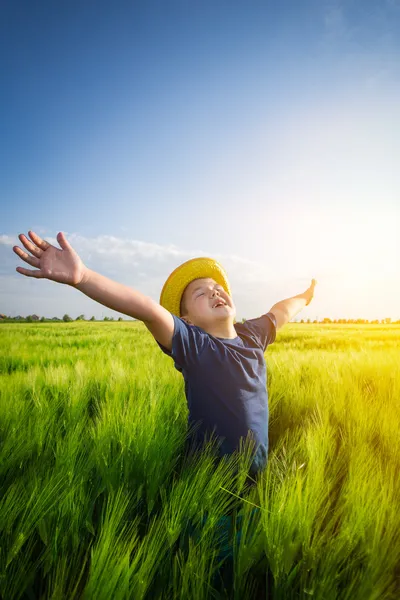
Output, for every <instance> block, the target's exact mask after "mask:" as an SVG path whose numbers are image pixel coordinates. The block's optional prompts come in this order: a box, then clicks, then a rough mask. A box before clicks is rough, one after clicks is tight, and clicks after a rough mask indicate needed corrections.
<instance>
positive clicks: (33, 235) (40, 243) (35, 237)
mask: <svg viewBox="0 0 400 600" xmlns="http://www.w3.org/2000/svg"><path fill="white" fill-rule="evenodd" d="M28 233H29V237H30V238H31V239H32V240H33V241H34V242H35V244H36V246H39V248H41V249H42V250H47V248H50V246H51V244H49V242H46V240H42V238H41V237H39V236H38V235H37V233H35V232H34V231H31V230H29V231H28Z"/></svg>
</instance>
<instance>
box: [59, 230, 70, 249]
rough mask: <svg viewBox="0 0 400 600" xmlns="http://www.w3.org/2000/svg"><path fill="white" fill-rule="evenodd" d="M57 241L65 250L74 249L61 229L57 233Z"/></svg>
mask: <svg viewBox="0 0 400 600" xmlns="http://www.w3.org/2000/svg"><path fill="white" fill-rule="evenodd" d="M57 242H58V243H59V244H60V246H61V248H62V249H63V250H71V251H73V248H72V246H71V245H70V243H69V242H67V238H66V237H65V235H64V234H63V232H62V231H60V232H59V233H58V234H57Z"/></svg>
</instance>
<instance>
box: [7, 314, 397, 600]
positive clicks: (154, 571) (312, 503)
mask: <svg viewBox="0 0 400 600" xmlns="http://www.w3.org/2000/svg"><path fill="white" fill-rule="evenodd" d="M0 340H1V343H0V540H1V542H0V596H1V597H2V598H5V599H7V600H11V599H14V598H15V599H16V598H27V599H32V598H35V599H36V598H38V599H39V598H40V599H42V598H43V599H44V598H52V599H53V598H54V599H56V598H60V599H61V598H63V599H65V598H68V599H74V598H85V599H86V598H96V599H100V600H101V599H103V598H104V599H107V600H108V599H111V598H112V599H113V600H114V599H125V598H134V599H135V600H136V599H142V598H143V599H145V598H146V599H147V598H152V599H153V598H160V599H164V598H165V599H167V598H181V599H185V600H186V599H188V598H194V599H202V598H235V599H242V598H263V597H265V598H267V597H268V598H273V599H274V600H275V599H290V598H293V599H294V598H296V599H303V598H304V599H310V598H312V597H313V598H316V599H318V600H319V599H321V600H330V599H332V600H333V599H335V600H336V599H343V600H344V599H349V600H350V599H351V600H375V599H376V600H382V599H388V600H390V599H393V600H395V599H397V598H398V597H399V589H400V568H399V564H400V517H399V511H398V499H399V497H400V479H399V477H398V472H399V465H400V450H399V443H398V441H399V429H400V428H399V416H400V360H399V359H400V326H398V325H336V324H330V325H310V324H304V325H301V324H289V325H287V326H285V327H284V328H283V329H282V330H280V331H279V332H278V334H277V340H276V342H275V343H274V344H273V345H271V346H270V347H269V348H268V350H267V352H266V361H267V365H268V391H269V412H270V421H269V457H268V465H267V467H266V469H265V471H264V473H263V474H262V477H260V478H259V479H258V480H257V485H256V486H255V487H253V488H250V487H248V486H247V485H246V483H245V478H246V468H247V466H248V464H249V463H248V462H246V461H247V460H248V459H249V448H248V447H247V445H246V443H244V445H243V448H242V449H243V453H236V454H235V455H232V456H231V457H228V458H227V459H225V458H224V459H223V460H222V461H219V462H217V461H216V460H215V454H214V452H215V451H216V447H215V446H214V445H213V443H212V440H211V441H210V443H209V444H206V445H205V447H204V452H203V453H202V454H196V455H193V456H182V452H183V447H184V442H185V436H186V433H187V425H186V422H187V406H186V399H185V395H184V381H183V378H182V376H181V374H180V373H178V372H177V371H176V370H175V369H174V367H173V362H172V360H171V359H170V358H169V357H167V356H165V355H164V354H163V353H162V352H161V351H160V350H159V348H158V346H157V345H156V343H155V341H154V340H153V338H152V336H151V335H150V333H149V332H148V331H147V329H146V328H145V326H144V325H143V324H142V323H140V322H130V323H126V322H119V323H117V322H110V323H104V322H103V323H88V322H78V323H77V322H72V323H65V324H64V323H55V324H51V323H49V324H47V323H27V324H25V323H24V324H17V323H13V324H7V323H3V324H1V326H0ZM222 525H224V526H226V527H222ZM228 525H230V528H231V529H230V530H228V529H227V527H228ZM229 549H230V553H231V555H232V556H230V555H229V554H230V553H229Z"/></svg>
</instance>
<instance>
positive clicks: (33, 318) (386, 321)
mask: <svg viewBox="0 0 400 600" xmlns="http://www.w3.org/2000/svg"><path fill="white" fill-rule="evenodd" d="M114 320H116V321H124V319H123V318H122V317H118V319H114V317H104V318H103V319H95V317H91V318H90V319H85V315H79V316H77V317H76V319H73V318H72V317H70V316H69V315H68V314H65V315H64V316H63V318H62V319H60V318H59V317H52V318H47V317H39V316H38V315H28V316H27V317H21V316H20V315H18V316H16V317H9V316H7V315H3V314H2V313H0V323H1V322H2V321H7V322H9V321H17V322H25V323H33V322H42V323H43V322H46V323H54V322H57V321H58V322H64V323H69V322H70V321H114ZM135 320H136V319H135ZM245 321H247V319H242V320H241V322H242V323H244V322H245ZM291 323H318V324H329V323H338V324H344V325H346V324H347V325H354V324H355V325H365V324H370V325H379V324H385V325H390V324H393V325H398V324H400V320H398V321H392V319H391V318H390V317H387V318H386V319H380V320H379V319H375V320H373V321H369V320H368V319H329V318H328V317H324V319H322V320H321V321H318V320H317V319H314V320H313V321H312V320H311V319H306V320H305V319H300V320H297V319H296V320H295V321H291Z"/></svg>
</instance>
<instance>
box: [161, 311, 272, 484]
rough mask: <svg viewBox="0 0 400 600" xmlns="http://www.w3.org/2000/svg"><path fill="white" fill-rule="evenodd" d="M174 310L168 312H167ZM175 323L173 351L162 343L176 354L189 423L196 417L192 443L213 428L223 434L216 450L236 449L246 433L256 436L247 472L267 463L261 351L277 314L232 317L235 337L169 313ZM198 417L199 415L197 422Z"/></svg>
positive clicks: (264, 372)
mask: <svg viewBox="0 0 400 600" xmlns="http://www.w3.org/2000/svg"><path fill="white" fill-rule="evenodd" d="M171 314H172V313H171ZM172 317H173V319H174V323H175V328H174V334H173V338H172V352H169V350H168V349H167V348H165V346H163V345H162V344H160V342H158V341H157V340H156V341H157V344H158V345H159V346H160V348H161V350H162V351H163V352H164V354H167V355H168V356H170V357H171V358H173V360H174V366H175V368H176V369H177V370H178V371H179V372H180V373H182V375H183V377H184V380H185V394H186V398H187V402H188V409H189V424H195V423H197V427H198V428H196V430H195V433H194V434H193V435H192V438H190V441H191V442H194V444H195V445H198V443H199V442H200V443H201V442H202V441H203V440H204V435H205V434H206V433H210V432H211V431H212V430H213V429H214V430H215V435H216V436H217V437H221V438H224V440H223V441H222V445H221V446H220V449H219V454H220V455H223V454H231V453H232V452H233V451H234V450H239V440H240V438H241V437H242V436H243V438H246V436H247V435H248V433H249V431H250V433H249V435H250V437H251V438H253V439H254V440H255V453H254V458H253V463H252V465H251V470H250V472H251V473H252V474H255V473H256V472H258V471H260V470H262V469H263V468H264V467H265V465H266V463H267V454H268V391H267V369H266V363H265V359H264V352H265V350H266V349H267V346H269V344H272V343H273V342H274V341H275V337H276V319H275V315H274V314H273V313H270V312H269V313H266V314H264V315H262V316H261V317H258V318H257V319H249V320H248V321H245V322H244V323H235V324H234V328H235V330H236V332H237V337H236V338H234V339H228V338H217V337H215V336H213V335H211V334H209V333H207V332H206V331H204V329H202V328H201V327H198V326H197V325H188V324H187V323H186V322H185V321H184V320H183V319H181V318H180V317H177V316H176V315H174V314H172ZM198 421H202V423H201V426H200V427H199V423H198Z"/></svg>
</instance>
